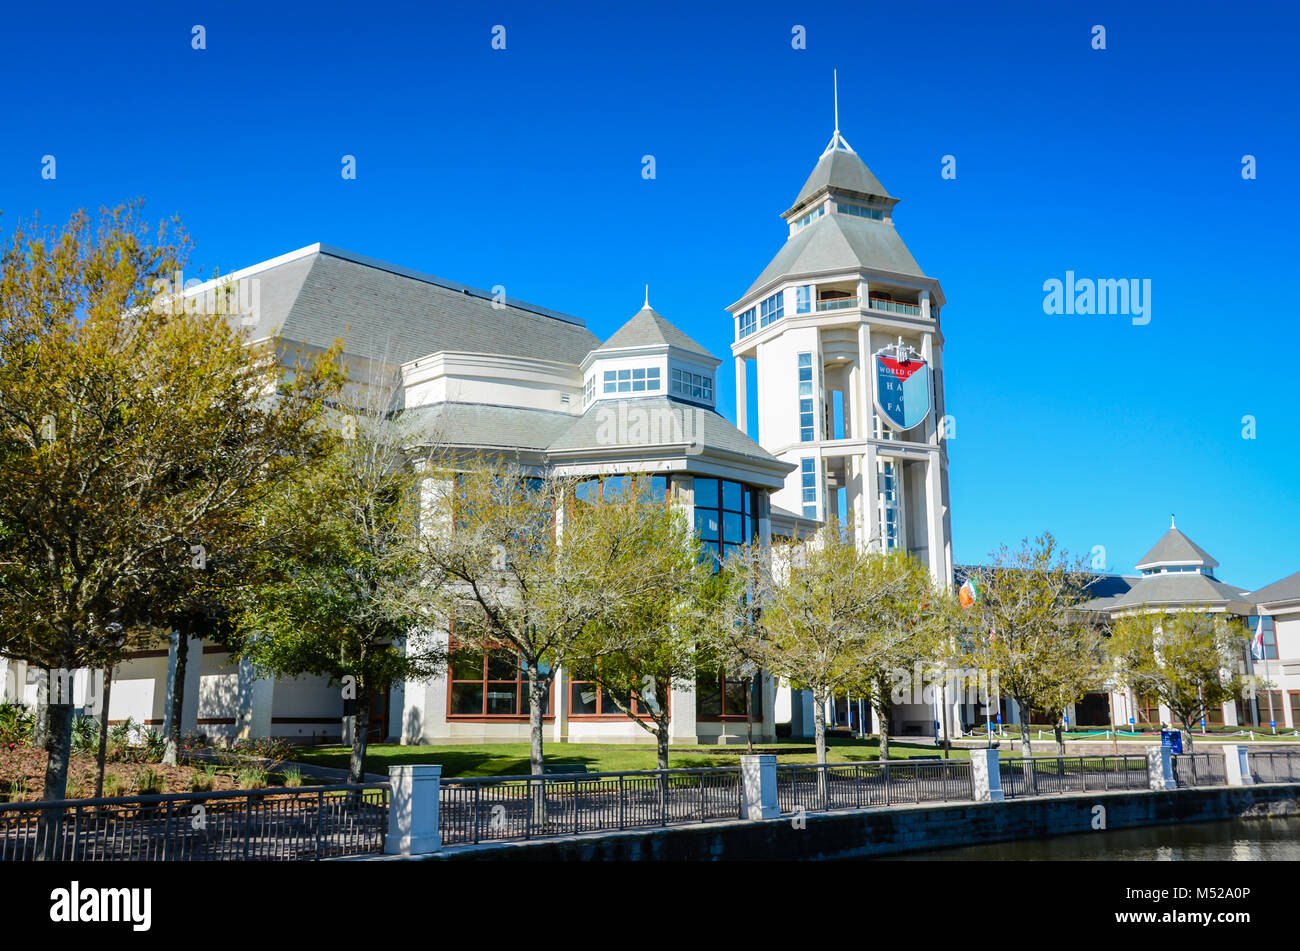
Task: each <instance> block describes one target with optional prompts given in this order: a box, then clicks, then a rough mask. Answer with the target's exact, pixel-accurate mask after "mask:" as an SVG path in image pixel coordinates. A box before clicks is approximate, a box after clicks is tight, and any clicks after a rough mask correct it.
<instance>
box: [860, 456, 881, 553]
mask: <svg viewBox="0 0 1300 951" xmlns="http://www.w3.org/2000/svg"><path fill="white" fill-rule="evenodd" d="M879 481H880V466H879V465H878V463H877V456H876V447H875V446H870V445H869V446H867V449H866V452H864V453H863V454H862V494H861V498H862V522H863V526H862V527H863V531H864V532H865V535H864V536H863V537H864V538H865V539H866V542H867V545H868V547H870V548H873V549H874V550H876V551H883V550H884V544H883V540H882V539H881V537H880V531H881V529H880V485H879Z"/></svg>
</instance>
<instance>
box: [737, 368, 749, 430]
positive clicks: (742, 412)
mask: <svg viewBox="0 0 1300 951" xmlns="http://www.w3.org/2000/svg"><path fill="white" fill-rule="evenodd" d="M746 363H747V361H746V360H745V358H744V357H736V428H737V429H739V430H740V431H741V432H742V433H744V434H745V435H746V436H748V435H749V381H748V379H747V378H746V366H745V364H746Z"/></svg>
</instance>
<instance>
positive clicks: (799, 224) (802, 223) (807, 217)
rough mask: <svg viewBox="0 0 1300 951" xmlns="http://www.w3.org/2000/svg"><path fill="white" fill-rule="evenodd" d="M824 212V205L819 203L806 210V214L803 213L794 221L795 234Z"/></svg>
mask: <svg viewBox="0 0 1300 951" xmlns="http://www.w3.org/2000/svg"><path fill="white" fill-rule="evenodd" d="M824 214H826V206H825V205H821V206H819V207H817V208H814V209H813V210H812V211H810V212H808V214H806V215H804V216H803V217H802V218H800V219H799V220H798V221H796V222H795V223H794V232H795V234H798V233H799V232H800V231H802V230H803V229H804V228H806V227H808V226H809V225H810V224H812V223H813V222H814V221H816V220H817V219H818V218H820V217H821V216H822V215H824Z"/></svg>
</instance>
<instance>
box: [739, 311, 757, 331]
mask: <svg viewBox="0 0 1300 951" xmlns="http://www.w3.org/2000/svg"><path fill="white" fill-rule="evenodd" d="M754 313H755V311H754V308H753V307H751V308H749V310H747V311H745V312H744V313H743V314H741V315H740V336H741V337H748V336H749V335H750V334H752V333H753V332H754V330H755V323H754Z"/></svg>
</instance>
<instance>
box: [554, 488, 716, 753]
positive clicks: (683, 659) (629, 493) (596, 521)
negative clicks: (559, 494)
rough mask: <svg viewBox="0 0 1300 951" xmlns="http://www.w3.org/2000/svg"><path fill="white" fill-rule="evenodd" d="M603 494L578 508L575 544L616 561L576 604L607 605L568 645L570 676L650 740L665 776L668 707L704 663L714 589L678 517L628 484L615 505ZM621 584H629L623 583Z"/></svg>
mask: <svg viewBox="0 0 1300 951" xmlns="http://www.w3.org/2000/svg"><path fill="white" fill-rule="evenodd" d="M612 496H614V493H611V490H610V486H609V485H606V489H605V497H604V499H603V500H602V501H601V503H600V504H598V505H594V504H590V503H588V504H586V505H583V506H582V507H581V508H582V510H581V512H580V513H579V515H578V517H580V518H583V519H585V520H589V521H590V524H589V525H588V526H586V527H585V528H584V531H583V535H584V541H585V542H586V543H587V544H588V545H592V544H593V543H594V546H593V547H594V548H596V550H597V552H603V551H609V552H615V553H617V556H618V557H617V560H606V561H603V562H597V563H595V564H592V565H591V568H592V571H591V572H590V573H589V574H588V575H587V576H586V585H587V586H588V587H590V588H592V591H591V592H590V595H588V596H586V598H585V600H590V601H598V600H599V599H600V598H601V593H602V592H603V593H604V594H605V595H606V596H607V600H606V609H605V610H604V611H603V612H601V613H599V614H598V615H597V616H595V617H594V618H593V619H592V621H591V622H590V623H588V624H587V625H586V627H585V628H584V629H583V634H582V636H581V637H580V638H579V639H578V641H577V642H576V643H575V644H574V645H573V648H572V656H573V660H572V662H571V668H570V669H571V671H572V673H573V676H574V678H575V679H578V680H590V681H593V682H594V683H596V684H597V685H598V686H600V687H602V688H604V690H605V691H606V696H607V697H609V698H610V699H611V700H612V701H613V702H614V705H615V706H616V707H617V708H618V709H619V711H620V712H621V713H623V714H624V715H625V716H627V717H630V718H631V719H632V721H633V722H634V723H636V724H637V725H638V726H640V727H641V728H642V729H644V730H645V731H646V732H647V733H649V734H650V735H651V736H653V737H654V738H655V747H656V750H657V761H658V766H659V768H660V769H667V768H668V733H669V726H670V719H671V706H670V703H669V699H670V697H671V696H672V691H673V690H674V688H676V689H682V688H684V687H687V686H689V685H691V684H693V683H694V681H695V675H696V672H697V671H698V670H699V669H700V667H701V666H705V667H708V666H709V665H710V664H711V663H712V658H711V657H710V655H709V648H710V646H711V642H710V640H709V638H708V637H707V633H708V627H709V622H710V611H709V602H710V599H711V598H712V597H714V596H715V592H716V591H717V586H716V585H715V583H714V581H713V577H712V571H711V570H710V569H711V565H712V561H711V559H710V560H709V561H705V560H703V558H702V555H701V551H700V547H699V543H698V541H697V540H696V538H695V536H694V533H693V532H692V530H691V528H690V527H689V526H688V525H687V523H686V520H685V518H684V517H683V514H682V513H681V512H680V511H679V510H677V509H675V508H672V507H670V506H669V505H667V504H665V500H662V499H658V498H656V497H655V496H654V495H653V494H652V493H650V492H649V490H648V485H647V484H646V483H644V482H642V481H641V480H638V479H635V478H633V479H630V480H628V482H627V484H626V485H625V486H624V488H623V490H622V491H621V492H619V493H617V496H616V497H612ZM629 582H630V583H629Z"/></svg>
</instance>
